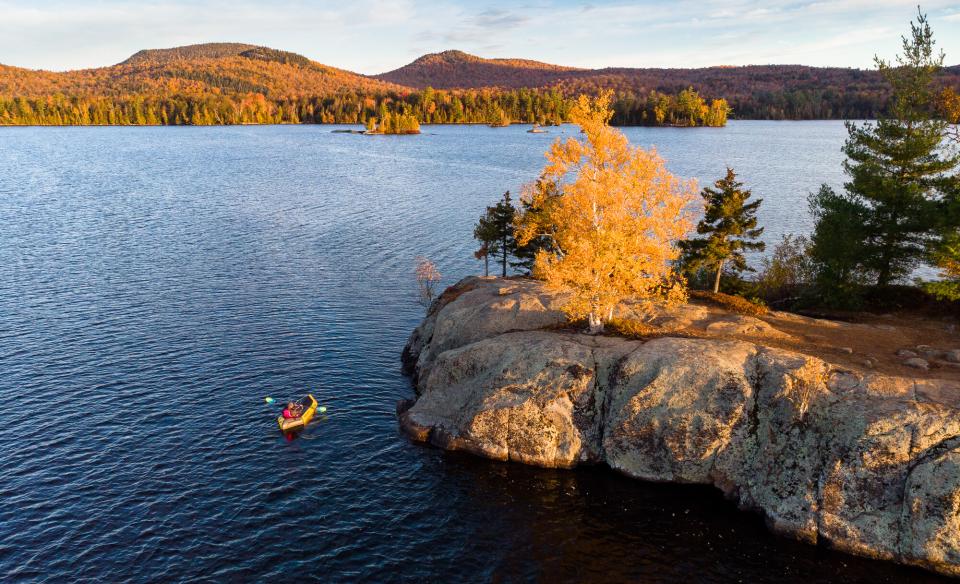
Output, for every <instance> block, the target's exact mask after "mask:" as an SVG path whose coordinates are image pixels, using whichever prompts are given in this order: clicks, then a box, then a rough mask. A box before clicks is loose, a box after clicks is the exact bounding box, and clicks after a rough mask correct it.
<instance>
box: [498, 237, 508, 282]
mask: <svg viewBox="0 0 960 584" xmlns="http://www.w3.org/2000/svg"><path fill="white" fill-rule="evenodd" d="M500 249H501V250H503V277H504V278H506V277H507V238H503V241H501V242H500Z"/></svg>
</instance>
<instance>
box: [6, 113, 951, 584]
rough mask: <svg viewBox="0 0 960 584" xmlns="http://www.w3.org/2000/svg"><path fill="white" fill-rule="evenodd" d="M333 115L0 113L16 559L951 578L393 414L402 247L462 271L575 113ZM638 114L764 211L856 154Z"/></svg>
mask: <svg viewBox="0 0 960 584" xmlns="http://www.w3.org/2000/svg"><path fill="white" fill-rule="evenodd" d="M331 129H333V128H332V127H330V126H265V127H162V128H151V127H138V128H0V219H2V222H0V225H2V235H0V371H2V373H3V375H2V377H0V401H2V402H3V404H4V406H3V408H2V410H0V452H2V453H0V500H2V501H3V505H2V507H0V576H5V577H4V578H3V579H4V581H7V582H11V581H51V582H62V581H72V582H104V581H108V582H120V581H160V582H174V581H218V582H222V581H251V582H252V581H266V580H268V579H274V580H277V579H302V578H308V579H315V580H321V581H328V582H356V581H371V582H425V581H436V582H478V581H491V580H493V581H502V582H514V581H530V580H540V581H594V582H603V581H607V582H623V581H643V582H677V581H684V582H687V581H690V580H691V579H692V580H696V581H703V582H730V581H743V582H777V583H782V582H804V583H807V584H809V583H811V582H830V581H847V582H854V581H862V582H908V581H909V582H922V581H935V580H937V578H936V577H935V576H932V575H929V574H926V573H923V572H919V571H916V570H911V569H906V568H901V567H896V566H892V565H887V564H884V563H879V562H872V561H867V560H862V559H858V558H854V557H850V556H846V555H843V554H839V553H835V552H831V551H829V550H826V549H823V548H818V547H813V546H806V545H802V544H799V543H794V542H792V541H788V540H785V539H782V538H779V537H776V536H773V535H771V534H770V533H768V532H767V530H766V529H765V528H764V526H763V521H762V519H761V518H759V517H757V516H754V515H750V514H745V513H740V512H738V511H737V510H736V509H735V508H734V506H733V505H732V504H730V503H728V502H726V501H724V500H723V498H722V497H721V496H720V494H719V493H718V492H717V491H715V490H713V489H711V488H706V487H693V486H690V487H682V486H671V485H651V484H645V483H641V482H638V481H633V480H630V479H627V478H624V477H621V476H619V475H617V474H615V473H613V472H612V471H609V470H607V469H604V468H593V469H581V470H576V471H556V470H543V469H536V468H528V467H523V466H520V465H516V464H505V463H498V462H491V461H486V460H481V459H476V458H473V457H470V456H466V455H462V454H456V453H445V452H442V451H440V450H437V449H434V448H430V447H424V446H419V445H415V444H412V443H410V442H409V441H407V440H406V439H405V438H404V437H402V436H401V435H400V434H399V433H398V431H397V424H396V418H395V415H394V404H395V402H396V400H398V399H400V398H404V397H408V396H410V395H411V393H412V391H411V387H410V383H409V380H408V379H407V378H405V377H403V376H402V375H401V374H400V361H399V357H400V351H401V349H402V347H403V344H404V342H405V340H406V338H407V335H408V334H409V333H410V331H411V330H412V329H413V328H414V326H415V325H416V324H417V323H418V321H419V320H420V318H421V317H422V316H423V309H422V308H421V307H420V306H419V305H417V304H416V302H415V297H416V292H415V284H414V282H413V277H412V271H413V263H414V258H415V257H416V256H417V255H424V256H427V257H429V258H431V259H433V260H434V261H435V262H436V263H437V264H438V266H439V268H440V271H441V272H442V274H443V283H444V284H452V283H453V282H455V281H457V280H458V279H459V278H461V277H463V276H465V275H468V274H475V273H478V272H479V270H481V266H480V264H479V262H477V261H476V260H475V259H474V258H473V256H472V251H473V250H474V249H475V248H476V244H475V243H474V242H473V241H471V234H472V227H473V223H474V222H475V221H476V218H477V216H478V215H479V214H480V213H481V211H482V210H483V208H484V206H486V205H488V204H491V203H493V202H494V201H495V200H496V199H497V198H498V197H499V196H500V194H502V192H503V191H505V190H508V189H509V190H511V191H513V192H518V191H519V189H520V186H521V185H522V184H523V183H525V182H528V181H531V180H533V179H535V178H536V176H537V173H538V170H539V168H540V167H541V166H542V165H543V151H544V150H545V149H546V147H547V146H548V145H549V144H550V142H551V141H552V140H553V139H555V138H556V137H557V136H558V135H560V136H571V135H575V129H574V128H571V127H569V126H567V127H564V128H561V129H556V128H552V129H551V133H550V134H528V133H526V129H527V127H525V126H516V127H511V128H505V129H491V128H487V127H479V126H472V127H467V126H439V127H436V126H434V127H425V128H424V129H425V130H426V133H425V134H424V135H421V136H417V137H408V136H405V137H398V136H375V137H367V136H357V135H349V134H333V133H331ZM625 132H626V133H627V135H628V136H629V137H630V139H631V140H632V141H633V142H634V143H636V144H642V145H645V146H649V145H656V146H657V147H658V149H659V151H660V152H661V153H662V154H663V155H664V157H665V158H666V159H667V161H668V166H669V167H670V168H671V169H672V170H673V171H674V172H675V173H677V174H680V175H683V176H691V177H697V178H700V179H701V180H702V181H703V182H707V181H710V182H712V181H713V180H715V179H717V178H719V177H720V176H722V174H723V172H724V170H725V166H726V165H731V166H732V167H733V168H734V169H736V170H737V171H738V173H739V174H740V176H741V178H742V180H743V181H744V182H745V183H746V184H747V186H748V187H750V188H752V189H753V190H754V192H755V194H756V195H758V196H761V197H763V198H764V203H763V206H762V207H761V211H760V221H761V223H762V224H763V225H764V226H765V227H766V229H767V231H766V233H765V236H766V237H767V239H768V240H769V241H775V240H777V239H778V238H779V236H780V235H781V234H783V233H790V232H795V233H801V232H805V231H807V230H808V229H809V228H810V225H811V222H810V219H809V217H808V216H807V212H806V195H807V193H809V192H810V191H812V190H815V189H816V188H818V186H819V185H820V183H822V182H827V183H830V184H833V185H839V184H840V183H842V181H843V175H842V172H841V168H840V163H841V161H842V155H841V152H840V147H841V145H842V142H843V140H844V137H845V131H844V128H843V125H842V124H841V123H839V122H747V121H735V122H731V123H730V124H729V125H728V126H727V127H726V128H723V129H713V128H703V129H669V128H660V129H655V128H630V129H626V130H625ZM306 391H310V392H313V393H314V395H316V396H317V398H318V400H319V401H320V403H321V404H322V405H325V406H326V407H327V408H328V413H327V416H326V417H322V418H321V419H319V420H318V421H317V422H316V423H314V424H312V425H311V426H310V427H309V429H308V430H307V431H306V432H304V433H303V434H302V435H301V436H300V437H298V438H296V439H293V440H288V439H286V438H285V437H284V436H283V435H281V434H280V432H279V431H278V430H277V427H276V423H275V421H274V417H275V416H276V415H277V411H278V410H277V408H276V407H275V406H268V405H267V404H266V403H264V397H265V396H273V397H276V398H277V399H278V401H279V400H282V399H284V398H288V397H292V396H297V395H299V394H302V393H304V392H306Z"/></svg>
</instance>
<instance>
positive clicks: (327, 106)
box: [0, 87, 728, 126]
mask: <svg viewBox="0 0 960 584" xmlns="http://www.w3.org/2000/svg"><path fill="white" fill-rule="evenodd" d="M571 103H572V102H571V99H570V98H567V97H565V96H563V95H562V94H561V93H560V92H558V91H556V90H540V89H514V90H503V91H495V90H490V89H482V90H462V91H443V90H433V89H431V88H429V87H428V88H426V89H424V90H422V91H412V92H394V91H389V92H383V93H369V94H368V93H358V92H353V91H338V92H335V93H332V94H330V95H321V96H302V97H287V98H280V99H271V98H268V97H266V96H265V95H264V94H262V93H254V92H249V93H243V94H232V95H225V94H222V93H219V94H218V93H212V92H210V93H199V94H191V93H175V94H171V95H147V96H144V95H119V96H103V95H90V96H67V95H64V94H55V95H51V96H44V97H7V98H4V97H0V124H3V125H57V126H60V125H66V126H71V125H194V126H201V125H224V124H366V123H367V121H368V120H370V119H371V118H376V119H378V120H388V119H390V118H391V116H413V117H414V118H415V119H416V121H418V122H420V123H424V124H494V123H498V122H499V121H500V120H502V119H507V120H509V121H510V122H514V123H517V122H519V123H534V122H536V123H540V124H544V125H547V124H559V123H561V122H565V121H567V120H568V112H569V110H570V107H571ZM727 111H728V108H727V106H726V102H725V101H723V100H722V99H720V100H713V101H712V102H710V104H708V103H707V102H706V100H704V99H703V98H701V97H700V96H699V94H697V93H696V92H695V91H693V90H691V89H687V90H684V91H681V92H680V93H679V94H677V95H665V94H661V93H657V92H652V93H650V94H648V95H646V96H643V97H642V98H637V97H635V96H624V97H623V99H622V100H620V101H618V102H617V104H616V107H615V112H616V113H615V116H614V120H613V123H614V124H618V125H666V124H670V125H681V126H698V125H705V126H722V125H724V124H725V123H726V117H727Z"/></svg>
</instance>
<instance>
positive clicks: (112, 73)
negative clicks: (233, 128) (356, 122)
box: [0, 43, 402, 99]
mask: <svg viewBox="0 0 960 584" xmlns="http://www.w3.org/2000/svg"><path fill="white" fill-rule="evenodd" d="M401 89H402V88H401V87H399V86H397V85H395V84H393V83H389V82H385V81H381V80H378V79H372V78H370V77H366V76H364V75H359V74H357V73H352V72H350V71H345V70H343V69H337V68H335V67H330V66H327V65H323V64H320V63H317V62H315V61H311V60H310V59H308V58H306V57H304V56H302V55H298V54H296V53H288V52H285V51H278V50H276V49H270V48H268V47H257V46H254V45H245V44H239V43H208V44H200V45H190V46H186V47H175V48H172V49H149V50H143V51H139V52H137V53H136V54H134V55H132V56H131V57H130V58H128V59H127V60H125V61H123V62H121V63H119V64H117V65H113V66H110V67H100V68H96V69H81V70H77V71H66V72H62V73H57V72H51V71H32V70H28V69H20V68H18V67H8V66H3V65H0V96H16V97H42V96H49V95H53V94H58V93H62V94H65V95H70V96H82V97H90V96H121V95H132V94H136V95H142V96H144V97H146V96H151V95H157V94H166V95H169V94H177V93H182V94H188V95H204V94H219V95H241V94H248V93H258V94H262V95H264V96H265V97H269V98H280V99H283V98H297V97H302V96H307V95H310V96H316V95H329V94H332V93H336V92H338V91H358V92H363V93H373V92H385V91H398V90H401Z"/></svg>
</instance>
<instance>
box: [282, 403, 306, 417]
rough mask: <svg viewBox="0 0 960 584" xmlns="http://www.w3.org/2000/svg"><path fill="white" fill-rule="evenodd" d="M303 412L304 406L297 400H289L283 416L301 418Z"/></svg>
mask: <svg viewBox="0 0 960 584" xmlns="http://www.w3.org/2000/svg"><path fill="white" fill-rule="evenodd" d="M302 413H303V407H302V406H301V405H300V404H298V403H295V402H287V407H286V408H285V409H284V410H283V417H284V418H286V419H288V420H289V419H291V418H299V417H300V414H302Z"/></svg>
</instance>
